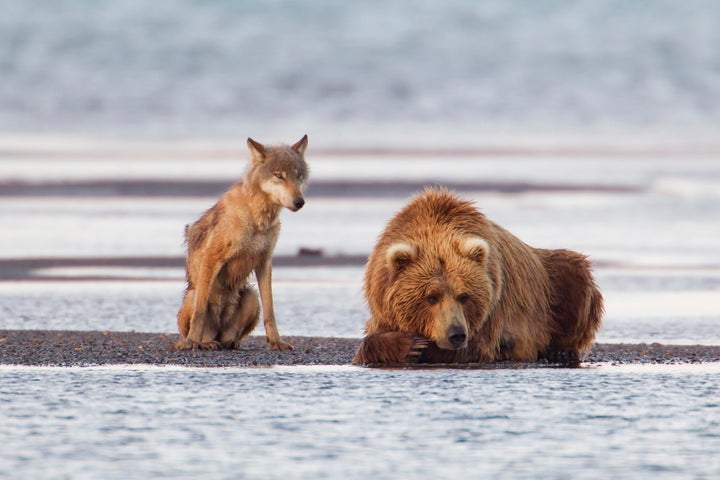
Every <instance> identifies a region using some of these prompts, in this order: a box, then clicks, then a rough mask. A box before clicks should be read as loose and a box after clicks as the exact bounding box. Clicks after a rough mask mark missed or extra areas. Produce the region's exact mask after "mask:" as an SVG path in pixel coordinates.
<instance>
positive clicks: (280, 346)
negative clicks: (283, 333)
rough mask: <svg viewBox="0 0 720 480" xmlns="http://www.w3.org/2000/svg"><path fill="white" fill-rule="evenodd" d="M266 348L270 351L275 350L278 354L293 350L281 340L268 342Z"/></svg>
mask: <svg viewBox="0 0 720 480" xmlns="http://www.w3.org/2000/svg"><path fill="white" fill-rule="evenodd" d="M268 348H270V350H276V351H279V352H289V351H290V350H292V349H293V347H292V345H290V344H289V343H287V342H283V341H282V340H277V341H272V340H268Z"/></svg>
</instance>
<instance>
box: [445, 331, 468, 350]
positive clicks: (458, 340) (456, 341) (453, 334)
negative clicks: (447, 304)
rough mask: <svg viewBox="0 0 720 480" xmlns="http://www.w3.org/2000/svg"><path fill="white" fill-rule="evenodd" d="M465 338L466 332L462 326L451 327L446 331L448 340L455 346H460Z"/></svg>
mask: <svg viewBox="0 0 720 480" xmlns="http://www.w3.org/2000/svg"><path fill="white" fill-rule="evenodd" d="M465 340H467V332H465V329H464V328H462V327H451V328H450V331H449V332H448V341H449V342H450V345H452V346H453V347H455V348H458V347H460V346H461V345H462V344H463V343H465Z"/></svg>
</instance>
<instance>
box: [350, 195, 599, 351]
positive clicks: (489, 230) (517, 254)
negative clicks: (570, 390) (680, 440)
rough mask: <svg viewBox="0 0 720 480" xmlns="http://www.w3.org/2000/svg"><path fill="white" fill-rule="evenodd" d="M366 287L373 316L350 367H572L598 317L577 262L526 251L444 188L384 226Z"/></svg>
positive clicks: (568, 256) (587, 278)
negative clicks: (541, 362) (506, 363)
mask: <svg viewBox="0 0 720 480" xmlns="http://www.w3.org/2000/svg"><path fill="white" fill-rule="evenodd" d="M364 288H365V299H366V300H367V303H368V305H369V307H370V314H371V317H370V319H369V320H368V321H367V324H366V326H365V334H366V336H365V338H364V339H363V341H362V343H361V344H360V347H359V348H358V350H357V353H356V354H355V357H354V358H353V363H355V364H365V365H367V364H392V363H410V362H420V363H475V362H492V361H500V360H517V361H535V360H538V359H542V358H547V359H549V360H552V361H558V362H561V363H568V364H576V363H579V361H580V358H581V355H582V354H583V353H584V352H585V351H587V350H588V349H589V347H590V345H591V343H592V342H593V339H594V338H595V333H596V332H597V330H598V328H599V327H600V322H601V318H602V314H603V299H602V295H601V293H600V291H599V289H598V287H597V286H596V285H595V281H594V279H593V276H592V272H591V267H590V263H589V262H588V260H587V258H586V257H585V256H584V255H581V254H579V253H577V252H573V251H570V250H548V249H543V248H533V247H531V246H529V245H527V244H525V243H523V242H522V241H521V240H520V239H519V238H517V237H516V236H514V235H513V234H511V233H510V232H508V231H507V230H505V229H504V228H502V227H500V226H499V225H497V224H496V223H494V222H492V221H490V220H488V219H487V218H486V217H485V215H483V214H482V213H480V212H479V211H478V210H477V209H476V208H475V207H474V206H473V204H472V202H469V201H464V200H461V199H459V198H458V197H456V196H455V195H453V194H451V193H449V192H448V191H447V190H444V189H432V188H428V189H426V190H425V191H424V193H423V194H421V195H419V196H417V197H416V198H414V199H413V200H412V201H411V202H410V203H409V204H408V205H406V206H405V207H404V208H403V209H402V210H400V212H399V213H397V214H396V215H395V217H394V218H392V219H391V220H390V222H389V223H388V225H387V227H386V229H385V231H384V232H383V233H382V235H381V236H380V238H379V240H378V242H377V244H376V245H375V248H374V250H373V252H372V253H371V255H370V257H369V258H368V262H367V265H366V270H365V285H364Z"/></svg>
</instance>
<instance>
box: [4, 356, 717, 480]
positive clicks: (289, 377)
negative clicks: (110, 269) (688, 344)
mask: <svg viewBox="0 0 720 480" xmlns="http://www.w3.org/2000/svg"><path fill="white" fill-rule="evenodd" d="M719 373H720V372H719V371H718V368H717V367H713V368H707V367H692V368H689V367H688V368H670V367H643V368H634V369H633V368H629V369H625V368H618V367H610V366H601V367H599V368H597V367H596V368H584V369H570V370H568V369H540V370H490V371H488V370H471V371H466V370H453V371H443V370H429V371H417V370H414V371H404V370H368V369H361V368H355V367H324V368H322V367H309V368H298V367H293V368H271V369H184V368H134V367H133V368H125V367H122V368H63V369H57V368H17V367H0V384H1V385H2V390H1V391H0V405H2V412H3V413H2V414H3V428H2V429H0V443H2V444H3V445H4V447H3V448H2V449H1V450H0V476H5V475H7V476H10V477H12V476H14V475H16V474H17V473H18V472H22V476H23V477H24V478H127V476H128V475H132V476H135V477H158V478H198V476H203V477H205V478H286V479H289V478H400V477H403V478H453V477H466V476H472V477H490V478H518V477H525V478H527V477H533V478H541V477H542V478H598V477H606V478H607V477H612V478H638V477H647V476H653V477H656V478H678V477H682V478H711V477H716V476H718V475H720V459H718V457H717V455H716V452H717V451H719V450H720V435H718V429H719V428H720V415H719V414H718V411H720V410H719V408H718V407H720V405H719V404H718V394H720V391H719V387H718V374H719Z"/></svg>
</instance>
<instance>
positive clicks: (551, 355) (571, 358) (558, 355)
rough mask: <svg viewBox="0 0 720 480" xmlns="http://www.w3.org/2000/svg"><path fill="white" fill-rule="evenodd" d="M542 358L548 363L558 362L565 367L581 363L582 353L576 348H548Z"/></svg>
mask: <svg viewBox="0 0 720 480" xmlns="http://www.w3.org/2000/svg"><path fill="white" fill-rule="evenodd" d="M540 358H541V359H544V360H546V361H547V362H548V363H557V364H559V365H562V366H563V367H577V366H579V365H580V354H578V352H576V351H575V350H548V351H546V352H545V353H544V354H543V355H541V357H540Z"/></svg>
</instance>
